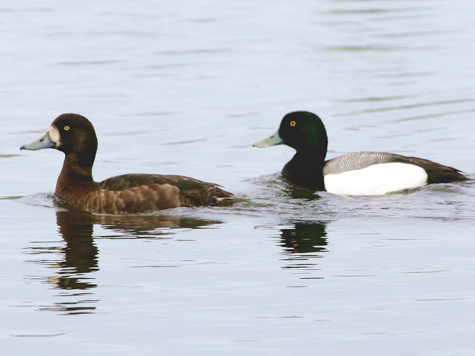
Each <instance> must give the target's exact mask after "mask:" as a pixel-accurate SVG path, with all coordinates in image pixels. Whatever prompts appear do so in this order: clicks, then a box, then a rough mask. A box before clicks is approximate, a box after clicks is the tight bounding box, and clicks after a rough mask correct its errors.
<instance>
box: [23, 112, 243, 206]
mask: <svg viewBox="0 0 475 356" xmlns="http://www.w3.org/2000/svg"><path fill="white" fill-rule="evenodd" d="M44 148H55V149H57V150H59V151H62V152H64V154H65V155H66V157H65V159H64V163H63V169H62V170H61V173H60V175H59V177H58V181H57V183H56V190H55V194H56V196H58V197H59V198H60V199H62V200H64V201H65V202H66V203H67V204H70V205H72V206H74V207H77V208H80V209H82V210H86V211H89V212H92V213H99V214H136V213H143V212H150V211H155V210H162V209H169V208H176V207H180V206H188V207H193V206H201V205H216V204H217V203H219V202H222V201H224V200H226V201H232V200H234V199H235V196H234V195H233V194H231V193H228V192H226V191H224V190H223V189H221V188H220V187H219V186H217V185H216V184H213V183H207V182H202V181H200V180H197V179H193V178H189V177H183V176H177V175H159V174H126V175H121V176H117V177H112V178H109V179H106V180H104V181H102V182H95V181H94V180H93V178H92V166H93V164H94V159H95V157H96V152H97V137H96V132H95V130H94V127H93V126H92V124H91V122H90V121H89V120H88V119H86V118H85V117H83V116H81V115H78V114H63V115H60V116H59V117H58V118H56V120H54V121H53V123H52V124H51V126H50V128H49V129H48V131H47V132H46V134H45V135H44V136H43V137H41V138H40V139H39V140H37V141H35V142H33V143H31V144H29V145H24V146H22V147H21V148H20V149H22V150H40V149H44Z"/></svg>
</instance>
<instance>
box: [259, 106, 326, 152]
mask: <svg viewBox="0 0 475 356" xmlns="http://www.w3.org/2000/svg"><path fill="white" fill-rule="evenodd" d="M279 144H286V145H287V146H290V147H292V148H295V149H296V150H297V152H298V153H308V154H315V153H319V154H323V155H324V156H325V155H326V152H327V146H328V138H327V131H326V130H325V126H324V125H323V122H322V120H321V119H320V118H319V117H318V116H317V115H315V114H313V113H311V112H308V111H295V112H291V113H289V114H287V115H285V116H284V118H283V119H282V121H281V123H280V127H279V130H278V131H277V132H276V133H275V134H274V135H272V136H271V137H269V138H267V139H265V140H262V141H259V142H256V143H255V144H254V147H270V146H274V145H279Z"/></svg>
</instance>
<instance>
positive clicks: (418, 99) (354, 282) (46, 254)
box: [0, 0, 475, 356]
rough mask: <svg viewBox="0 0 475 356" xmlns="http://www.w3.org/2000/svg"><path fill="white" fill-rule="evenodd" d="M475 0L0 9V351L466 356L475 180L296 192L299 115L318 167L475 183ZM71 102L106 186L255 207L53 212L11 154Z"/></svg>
mask: <svg viewBox="0 0 475 356" xmlns="http://www.w3.org/2000/svg"><path fill="white" fill-rule="evenodd" d="M474 11H475V3H473V2H470V1H442V0H436V1H329V0H323V1H308V0H305V1H304V0H299V1H290V0H277V1H272V2H271V1H257V2H256V1H247V0H244V1H239V2H237V1H236V2H230V1H227V2H223V1H216V0H209V1H201V2H193V1H175V2H171V1H142V2H135V1H101V2H97V1H68V2H57V1H42V2H37V1H31V0H20V1H15V2H3V3H1V5H0V58H1V63H2V65H1V68H2V70H1V79H0V98H1V103H2V105H1V106H0V118H1V120H0V167H1V171H2V175H1V176H0V197H1V200H0V212H1V214H0V221H1V227H2V228H1V230H0V241H1V248H0V295H1V297H0V346H1V349H2V354H4V355H65V354H67V355H82V354H89V355H109V354H110V355H112V354H113V355H138V354H140V355H142V354H144V355H244V354H245V355H457V356H458V355H474V354H475V341H474V340H475V339H474V337H473V335H474V334H475V322H474V320H475V283H474V281H475V258H474V256H475V232H474V231H475V229H474V228H475V220H474V219H475V186H474V184H473V183H470V182H469V183H464V184H457V185H437V186H431V187H426V188H423V189H421V190H418V191H415V192H412V193H410V194H402V195H399V194H398V195H393V196H389V197H381V198H357V199H345V198H341V197H336V196H332V195H330V194H325V193H323V194H319V195H316V196H314V197H313V199H309V197H308V196H304V197H301V196H299V194H298V192H293V191H292V190H291V188H290V187H289V186H286V185H285V184H284V183H283V182H282V181H281V180H280V179H279V175H278V172H279V171H280V169H281V168H282V166H283V165H284V164H285V162H287V161H288V160H289V159H290V157H291V154H292V150H291V149H289V148H286V147H283V146H281V147H275V148H269V149H266V150H259V149H255V148H254V149H253V148H252V147H251V145H252V143H253V142H255V141H257V140H260V139H262V138H264V137H267V136H269V135H270V134H271V133H273V132H274V131H275V130H276V129H277V126H278V124H279V121H280V119H281V117H282V116H283V115H284V114H285V113H287V112H289V111H292V110H310V111H314V112H316V113H318V114H319V115H320V116H321V117H322V118H323V119H324V121H325V124H326V126H327V130H328V133H329V136H330V146H329V148H330V152H329V156H330V157H331V156H334V155H337V154H342V153H347V152H351V151H358V150H380V151H389V152H397V153H402V154H407V155H415V156H420V157H424V158H428V159H432V160H435V161H438V162H441V163H444V164H447V165H451V166H455V167H457V168H459V169H461V170H463V171H465V172H467V173H468V174H470V175H471V176H472V177H473V175H474V173H475V168H474V167H475V160H474V158H473V156H474V155H473V153H474V147H475V145H474V139H473V134H474V132H475V120H474V112H475V84H474V83H475V71H474V65H473V62H474V60H473V59H474V56H475V48H474V43H475V39H474V35H475V29H474V26H473V14H474ZM63 112H77V113H81V114H83V115H85V116H86V117H88V118H89V119H90V120H91V121H92V122H93V124H94V125H95V127H96V131H97V134H98V137H99V152H98V155H97V160H96V166H95V169H94V176H95V178H96V180H102V179H105V178H107V177H110V176H113V175H117V174H123V173H130V172H138V173H164V174H167V173H173V174H183V175H188V176H192V177H196V178H199V179H203V180H208V181H213V182H217V183H220V184H222V185H223V186H224V187H225V188H226V189H227V190H229V191H232V192H234V193H235V194H238V195H241V196H244V197H246V198H248V200H247V201H245V202H242V203H239V204H237V205H235V206H234V207H229V208H199V209H177V210H174V211H165V212H161V213H160V214H157V215H155V216H148V217H143V216H142V217H100V216H92V215H88V214H78V213H71V212H67V211H62V210H61V209H60V208H57V207H55V205H54V203H53V200H52V199H51V197H50V196H49V194H51V193H52V192H53V191H54V186H55V183H56V178H57V175H58V174H59V171H60V169H61V164H62V160H63V156H62V154H61V153H59V152H55V151H53V150H51V151H40V152H23V151H22V152H20V151H19V147H20V146H21V145H22V144H25V143H28V142H31V141H33V140H35V139H37V138H38V137H39V136H40V135H42V134H43V133H44V131H45V130H46V129H47V128H48V126H49V124H50V123H51V122H52V121H53V119H54V118H55V117H56V116H58V115H59V114H61V113H63Z"/></svg>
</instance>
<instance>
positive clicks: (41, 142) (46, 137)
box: [20, 132, 56, 151]
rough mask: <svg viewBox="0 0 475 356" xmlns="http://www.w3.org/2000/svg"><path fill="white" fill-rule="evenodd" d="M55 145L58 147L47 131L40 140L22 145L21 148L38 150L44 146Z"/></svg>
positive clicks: (52, 146)
mask: <svg viewBox="0 0 475 356" xmlns="http://www.w3.org/2000/svg"><path fill="white" fill-rule="evenodd" d="M55 147H56V144H55V143H54V142H53V141H51V138H50V136H49V133H48V132H47V133H46V135H44V136H43V137H41V138H40V139H39V140H37V141H35V142H32V143H30V144H27V145H23V146H21V147H20V150H32V151H36V150H42V149H44V148H55Z"/></svg>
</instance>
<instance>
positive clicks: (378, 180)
mask: <svg viewBox="0 0 475 356" xmlns="http://www.w3.org/2000/svg"><path fill="white" fill-rule="evenodd" d="M324 181H325V189H326V190H327V192H329V193H333V194H338V195H384V194H387V193H391V192H397V191H400V190H404V189H409V188H415V187H420V186H423V185H426V184H427V173H426V171H425V170H424V169H422V168H421V167H419V166H415V165H413V164H407V163H382V164H375V165H372V166H369V167H366V168H363V169H358V170H354V171H348V172H344V173H340V174H327V175H325V177H324Z"/></svg>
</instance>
